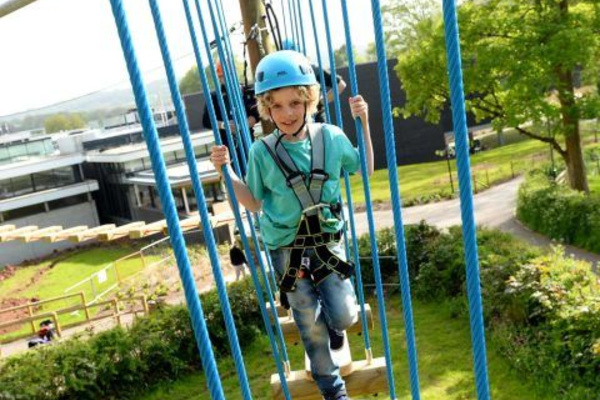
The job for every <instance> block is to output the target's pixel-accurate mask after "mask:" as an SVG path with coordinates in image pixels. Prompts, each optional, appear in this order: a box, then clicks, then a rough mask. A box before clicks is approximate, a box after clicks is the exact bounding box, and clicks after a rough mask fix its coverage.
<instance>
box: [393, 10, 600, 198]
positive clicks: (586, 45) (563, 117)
mask: <svg viewBox="0 0 600 400" xmlns="http://www.w3.org/2000/svg"><path fill="white" fill-rule="evenodd" d="M432 4H433V2H431V3H427V2H425V3H422V4H421V6H420V7H418V8H417V9H414V8H413V9H408V8H407V7H406V6H403V5H400V4H398V0H394V2H393V3H391V5H390V6H388V8H387V9H386V10H385V16H386V17H385V18H386V24H387V27H388V33H389V35H388V43H387V45H388V48H389V49H391V53H392V54H395V55H396V56H397V57H398V59H399V63H398V65H397V67H396V68H397V69H396V71H397V73H398V75H399V77H400V79H401V81H402V84H403V88H404V90H405V91H406V95H407V103H406V105H405V106H404V107H402V108H401V109H399V111H400V112H402V113H403V114H404V115H405V116H409V115H418V116H422V117H424V118H426V119H427V120H428V121H430V122H434V123H435V122H438V121H439V119H440V114H441V111H442V109H443V108H444V107H446V106H447V105H448V102H449V88H448V79H447V72H446V55H445V54H446V53H445V44H444V31H443V29H444V27H443V20H442V16H441V12H440V11H438V10H436V9H435V8H434V7H433V6H432ZM459 23H460V36H461V51H462V59H463V73H464V86H465V95H466V98H467V99H468V100H467V109H468V110H470V111H471V112H473V113H474V114H475V116H476V117H477V118H479V119H483V118H491V119H492V121H493V122H492V123H493V125H494V127H495V128H497V129H499V128H504V127H513V128H515V129H517V130H518V131H519V132H521V133H522V134H524V135H527V136H529V137H531V138H534V139H537V140H540V141H542V142H545V143H548V144H549V145H550V146H551V147H552V148H553V149H554V150H556V152H557V153H558V154H560V155H561V157H562V158H563V159H564V161H565V164H566V166H567V171H568V177H569V184H570V186H571V187H572V188H573V189H576V190H579V191H584V192H588V191H589V189H588V183H587V177H586V173H585V164H584V161H583V154H582V145H581V136H580V131H579V121H580V119H583V118H589V117H595V116H597V115H598V112H599V111H600V101H599V97H598V91H597V89H595V88H597V85H598V83H599V67H598V65H599V62H600V35H599V33H600V31H599V28H598V27H600V6H599V5H598V4H597V2H596V1H595V0H522V1H506V0H504V1H503V0H488V1H481V0H470V1H465V2H464V3H463V4H462V6H461V7H460V9H459ZM393 32H395V34H394V33H393ZM577 71H581V72H582V77H583V78H582V80H583V83H584V84H586V85H589V86H590V87H591V88H592V90H585V91H577V90H576V88H575V85H574V76H575V74H576V72H577ZM528 123H532V124H528ZM534 126H548V127H551V129H547V130H545V131H544V132H543V133H540V132H538V131H536V130H535V129H533V128H532V127H534Z"/></svg>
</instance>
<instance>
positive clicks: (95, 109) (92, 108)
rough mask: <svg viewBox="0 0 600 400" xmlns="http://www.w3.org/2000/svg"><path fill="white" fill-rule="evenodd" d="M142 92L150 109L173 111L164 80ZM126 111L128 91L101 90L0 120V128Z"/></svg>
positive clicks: (131, 100)
mask: <svg viewBox="0 0 600 400" xmlns="http://www.w3.org/2000/svg"><path fill="white" fill-rule="evenodd" d="M146 92H147V94H148V101H149V103H150V106H151V107H153V108H156V109H160V108H163V107H164V108H167V109H172V108H173V106H172V101H171V92H170V90H169V85H168V83H167V81H166V80H165V79H161V80H156V81H152V82H150V83H148V84H147V85H146ZM161 102H162V104H161ZM130 108H135V99H134V97H133V91H132V90H131V88H126V89H114V90H105V91H101V92H96V93H92V94H89V95H86V96H82V97H79V98H76V99H73V100H67V101H64V102H61V103H58V104H54V105H51V106H48V107H44V108H41V109H37V110H33V111H26V112H23V113H19V114H13V115H11V116H9V117H0V124H1V123H8V125H10V126H12V127H14V129H18V130H25V129H33V128H37V127H40V126H42V125H43V121H44V119H45V118H46V117H47V116H49V115H52V114H56V113H61V112H66V113H83V114H85V115H86V117H87V119H88V120H95V119H99V118H103V117H109V116H113V115H118V114H121V113H122V112H123V110H126V109H130Z"/></svg>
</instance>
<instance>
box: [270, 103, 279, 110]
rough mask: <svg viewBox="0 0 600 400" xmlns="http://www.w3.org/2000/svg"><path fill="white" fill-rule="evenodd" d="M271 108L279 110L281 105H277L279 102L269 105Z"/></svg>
mask: <svg viewBox="0 0 600 400" xmlns="http://www.w3.org/2000/svg"><path fill="white" fill-rule="evenodd" d="M271 108H272V109H273V110H279V109H280V108H281V105H279V104H273V105H272V106H271Z"/></svg>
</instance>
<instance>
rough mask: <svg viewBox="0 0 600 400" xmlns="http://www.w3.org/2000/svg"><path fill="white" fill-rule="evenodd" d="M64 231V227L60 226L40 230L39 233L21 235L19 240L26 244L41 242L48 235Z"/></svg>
mask: <svg viewBox="0 0 600 400" xmlns="http://www.w3.org/2000/svg"><path fill="white" fill-rule="evenodd" d="M62 230H63V227H62V226H60V225H56V226H49V227H47V228H42V229H38V230H37V231H33V232H29V233H25V234H23V235H21V237H20V238H19V240H21V241H22V242H25V243H27V242H32V241H34V240H39V239H40V238H41V237H42V236H43V235H45V234H46V233H54V232H59V231H62Z"/></svg>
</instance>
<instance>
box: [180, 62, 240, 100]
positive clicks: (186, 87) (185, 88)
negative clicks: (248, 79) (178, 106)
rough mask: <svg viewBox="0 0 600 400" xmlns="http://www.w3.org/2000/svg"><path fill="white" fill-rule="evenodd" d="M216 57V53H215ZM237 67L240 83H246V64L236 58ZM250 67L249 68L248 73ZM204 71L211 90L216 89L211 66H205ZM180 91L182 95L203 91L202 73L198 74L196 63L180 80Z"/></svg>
mask: <svg viewBox="0 0 600 400" xmlns="http://www.w3.org/2000/svg"><path fill="white" fill-rule="evenodd" d="M213 57H214V55H213ZM235 69H236V71H237V75H238V79H239V81H240V83H242V84H243V83H244V76H243V75H244V72H243V71H244V64H243V63H242V62H241V61H239V60H237V59H235ZM249 71H250V69H249V68H248V73H250V72H249ZM204 73H206V77H207V78H208V86H209V87H210V90H211V91H212V90H214V89H215V83H214V82H213V80H212V76H211V73H210V67H209V66H208V65H207V66H205V67H204ZM179 91H180V92H181V94H182V95H186V94H191V93H198V92H201V91H202V84H201V83H200V75H199V74H198V67H197V66H196V65H194V66H193V67H192V68H190V69H189V70H188V71H187V72H186V73H185V75H184V76H183V78H181V80H180V81H179Z"/></svg>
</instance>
